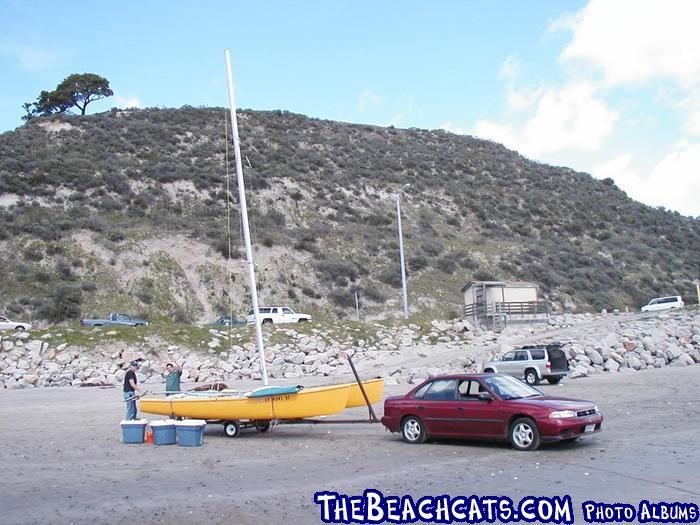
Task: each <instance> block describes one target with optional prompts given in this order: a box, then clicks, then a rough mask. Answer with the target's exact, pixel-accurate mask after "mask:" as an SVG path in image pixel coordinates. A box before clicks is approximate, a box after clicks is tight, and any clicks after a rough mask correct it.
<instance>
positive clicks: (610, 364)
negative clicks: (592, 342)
mask: <svg viewBox="0 0 700 525" xmlns="http://www.w3.org/2000/svg"><path fill="white" fill-rule="evenodd" d="M604 369H605V370H606V371H608V372H617V371H618V370H619V369H620V363H618V362H617V361H615V360H614V359H607V360H606V361H605V365H604Z"/></svg>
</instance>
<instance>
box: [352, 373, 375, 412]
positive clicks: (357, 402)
mask: <svg viewBox="0 0 700 525" xmlns="http://www.w3.org/2000/svg"><path fill="white" fill-rule="evenodd" d="M362 386H363V387H364V389H365V393H366V394H367V399H369V403H370V405H374V404H375V403H376V402H378V401H379V400H380V399H381V398H382V394H383V393H384V379H381V378H377V379H369V380H367V381H363V382H362ZM349 387H350V391H349V393H348V401H347V403H346V404H345V408H353V407H363V406H366V405H367V403H365V397H364V396H363V395H362V391H361V390H360V386H359V385H358V384H357V383H350V384H349Z"/></svg>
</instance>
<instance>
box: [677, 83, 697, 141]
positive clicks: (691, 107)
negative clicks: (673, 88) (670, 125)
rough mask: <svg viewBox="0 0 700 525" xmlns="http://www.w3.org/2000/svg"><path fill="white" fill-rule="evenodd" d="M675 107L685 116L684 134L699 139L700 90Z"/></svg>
mask: <svg viewBox="0 0 700 525" xmlns="http://www.w3.org/2000/svg"><path fill="white" fill-rule="evenodd" d="M677 107H678V109H679V110H680V111H681V112H682V114H683V115H684V116H685V125H684V130H685V132H686V133H689V134H690V135H696V136H698V137H700V89H696V90H695V91H693V92H692V93H690V94H689V95H688V96H687V97H686V98H684V99H683V100H681V101H680V102H679V103H678V104H677Z"/></svg>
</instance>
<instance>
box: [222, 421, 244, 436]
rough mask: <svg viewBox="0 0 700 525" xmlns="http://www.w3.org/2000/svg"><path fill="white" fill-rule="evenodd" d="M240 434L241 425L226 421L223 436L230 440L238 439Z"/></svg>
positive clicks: (236, 422)
mask: <svg viewBox="0 0 700 525" xmlns="http://www.w3.org/2000/svg"><path fill="white" fill-rule="evenodd" d="M240 433H241V424H240V423H239V422H238V421H227V422H226V423H224V434H226V435H227V436H228V437H230V438H235V437H238V435H239V434H240Z"/></svg>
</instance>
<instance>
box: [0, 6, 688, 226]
mask: <svg viewBox="0 0 700 525" xmlns="http://www.w3.org/2000/svg"><path fill="white" fill-rule="evenodd" d="M698 20H700V2H698V1H696V0H557V1H551V0H528V1H520V0H508V1H506V0H483V1H481V0H431V1H430V2H425V1H418V0H397V1H393V0H383V1H382V0H373V1H368V0H352V1H346V0H299V1H294V2H292V1H265V0H259V1H257V2H251V1H238V0H200V1H194V0H193V1H184V0H167V1H163V0H149V1H143V0H140V1H132V0H120V1H119V2H85V1H82V0H73V1H71V0H67V1H66V2H65V3H56V2H55V1H48V0H0V71H2V77H3V78H2V82H0V133H2V132H5V131H8V130H12V129H15V128H16V127H18V126H21V125H22V120H21V117H22V115H23V114H24V110H23V109H22V104H23V103H25V102H33V101H35V100H36V98H37V96H38V95H39V93H40V91H42V90H44V89H46V90H51V89H54V88H55V87H56V86H57V85H58V83H60V82H61V80H63V79H64V78H65V77H67V76H68V75H70V74H72V73H86V72H88V73H96V74H98V75H101V76H104V77H105V78H107V79H108V80H109V81H110V87H111V88H112V89H113V91H114V96H113V97H110V98H108V99H105V100H101V101H97V102H94V103H92V104H91V105H89V106H88V113H95V112H99V111H105V110H107V109H110V108H113V107H181V106H183V105H190V106H228V94H227V88H226V76H225V66H224V50H225V49H229V50H230V51H231V57H232V63H233V73H234V79H235V90H236V101H237V104H238V107H239V108H247V109H257V110H269V109H283V110H287V111H291V112H294V113H301V114H304V115H307V116H310V117H316V118H321V119H329V120H338V121H344V122H354V123H365V124H375V125H381V126H389V125H393V126H395V127H398V128H410V127H414V128H421V129H445V130H447V131H450V132H453V133H459V134H465V135H472V136H476V137H479V138H484V139H489V140H493V141H495V142H499V143H502V144H504V145H505V146H507V147H508V148H510V149H514V150H516V151H518V152H519V153H521V154H522V155H524V156H525V157H527V158H529V159H532V160H536V161H539V162H543V163H547V164H552V165H556V166H566V167H569V168H572V169H574V170H577V171H582V172H586V173H590V174H591V175H592V176H593V177H596V178H599V179H605V178H611V179H613V180H614V181H615V183H616V184H617V186H618V187H619V188H620V189H622V190H623V191H625V192H626V193H627V195H629V196H630V197H631V198H633V199H635V200H638V201H640V202H644V203H645V204H648V205H650V206H654V207H657V206H661V207H664V208H666V209H668V210H674V211H678V212H679V213H681V214H682V215H686V216H692V217H699V216H700V37H698V30H697V27H698ZM572 191H575V188H572Z"/></svg>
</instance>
